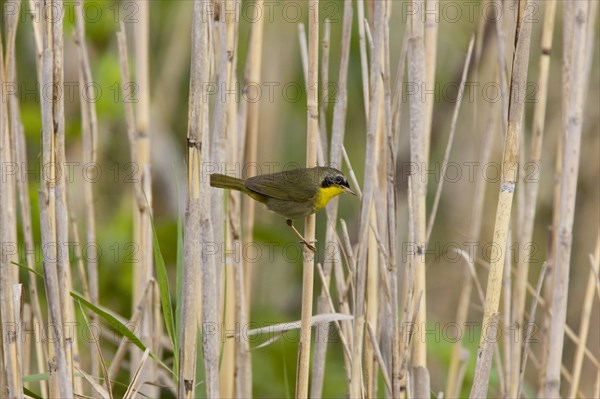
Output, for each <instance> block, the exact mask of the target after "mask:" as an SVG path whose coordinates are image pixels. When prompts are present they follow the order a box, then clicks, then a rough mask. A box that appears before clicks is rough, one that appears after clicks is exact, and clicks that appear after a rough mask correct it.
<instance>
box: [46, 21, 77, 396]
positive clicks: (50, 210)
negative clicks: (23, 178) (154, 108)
mask: <svg viewBox="0 0 600 399" xmlns="http://www.w3.org/2000/svg"><path fill="white" fill-rule="evenodd" d="M42 21H43V22H44V25H43V26H42V27H41V31H42V53H41V61H40V65H41V67H40V72H39V77H40V86H41V87H52V84H53V74H52V66H53V65H52V63H53V61H52V50H51V48H52V31H51V28H52V26H51V24H50V21H49V20H48V19H47V18H44V19H42ZM41 98H42V101H41V104H40V108H41V115H42V165H49V166H48V169H49V170H48V171H47V173H42V176H41V187H40V191H41V192H42V193H43V194H42V193H39V197H40V199H43V202H44V204H43V205H44V207H42V206H41V205H40V219H41V218H42V209H43V210H44V212H45V214H44V215H45V216H46V218H47V220H46V221H45V223H46V227H45V230H43V229H42V227H41V222H40V230H41V236H42V243H43V242H44V239H45V240H46V242H47V243H50V244H51V245H54V246H55V248H53V249H51V250H50V251H49V252H48V254H46V257H48V256H49V257H50V258H49V259H48V260H56V257H55V255H56V228H55V226H56V221H55V217H56V214H55V212H54V203H55V190H54V182H55V181H56V163H55V158H54V156H55V152H54V146H55V144H54V122H53V120H52V98H49V97H48V95H47V93H46V94H42V97H41ZM40 202H42V201H40ZM46 263H47V262H46V259H44V262H43V267H44V286H46V298H47V302H48V312H49V317H48V319H49V321H50V322H54V323H57V324H55V325H59V323H61V322H62V313H61V305H60V298H59V297H58V295H59V293H58V277H57V275H56V264H55V262H53V263H52V264H49V265H46ZM48 287H51V290H52V291H51V292H48ZM54 295H57V296H54ZM54 333H56V331H53V334H54ZM53 336H54V335H53ZM54 337H55V338H57V337H56V336H54ZM48 369H49V372H50V376H49V394H50V396H54V397H56V396H58V395H62V393H63V392H62V391H60V390H59V382H58V379H59V378H60V379H61V380H62V377H64V376H68V377H69V380H70V373H69V369H68V365H67V359H66V357H65V351H64V346H63V345H62V343H61V341H60V340H55V341H52V342H49V345H48ZM70 387H71V384H69V390H71V389H70ZM65 390H67V388H64V389H63V391H65ZM67 392H68V391H67Z"/></svg>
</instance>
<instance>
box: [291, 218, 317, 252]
mask: <svg viewBox="0 0 600 399" xmlns="http://www.w3.org/2000/svg"><path fill="white" fill-rule="evenodd" d="M286 222H287V225H288V226H290V228H291V229H292V231H293V232H294V233H296V235H297V236H298V237H299V238H300V242H301V243H302V244H304V245H306V248H308V249H310V250H311V251H312V252H313V253H316V252H317V248H316V247H315V246H314V245H313V244H311V243H310V242H308V241H306V239H305V238H304V237H303V236H302V234H300V232H299V231H298V230H297V229H296V228H295V227H294V222H293V221H292V219H288V220H287V221H286ZM314 243H316V241H314Z"/></svg>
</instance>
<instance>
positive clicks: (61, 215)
mask: <svg viewBox="0 0 600 399" xmlns="http://www.w3.org/2000/svg"><path fill="white" fill-rule="evenodd" d="M53 6H54V7H53V18H52V53H53V75H54V77H53V89H54V90H55V92H54V93H53V106H52V109H53V110H52V113H53V124H54V140H55V146H54V151H55V162H56V165H57V167H58V171H57V173H58V175H57V179H56V185H55V192H56V197H55V198H56V203H55V210H54V211H55V212H56V217H55V221H56V224H55V229H56V233H55V234H56V240H57V243H58V245H59V246H60V247H59V248H64V245H65V243H68V242H69V211H68V205H67V194H66V191H67V186H66V182H67V177H66V173H64V172H63V171H61V168H63V165H66V164H67V158H66V155H65V104H64V95H63V93H64V66H63V64H64V55H63V18H64V13H63V12H62V10H63V9H64V8H63V7H64V6H63V2H62V0H59V1H55V2H54V3H53ZM54 13H58V15H56V14H54ZM57 255H58V259H57V267H58V269H57V273H58V282H59V289H60V295H61V299H60V301H61V307H62V317H63V323H76V318H75V309H74V305H73V300H72V299H71V296H70V295H69V293H70V291H71V287H72V284H71V267H70V262H69V256H68V253H67V251H64V250H61V249H59V250H57ZM65 331H66V330H65ZM63 339H64V341H65V343H64V344H65V351H66V356H67V361H68V364H69V372H70V373H71V381H72V382H74V383H75V385H74V388H75V390H76V391H77V392H81V379H79V378H77V379H73V377H74V371H73V365H74V364H75V365H79V351H78V345H77V335H76V334H73V335H72V336H67V335H65V336H64V337H63Z"/></svg>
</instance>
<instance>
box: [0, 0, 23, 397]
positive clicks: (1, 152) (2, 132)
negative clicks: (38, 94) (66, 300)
mask: <svg viewBox="0 0 600 399" xmlns="http://www.w3.org/2000/svg"><path fill="white" fill-rule="evenodd" d="M4 6H5V7H13V8H14V10H15V12H13V13H12V14H11V15H8V14H9V13H7V15H6V16H5V17H4V21H5V23H6V34H7V37H6V61H5V60H4V57H3V55H0V68H2V69H3V70H2V72H0V85H1V86H2V87H5V84H8V85H11V84H12V85H16V84H17V79H16V77H17V72H16V59H15V39H16V34H17V22H18V17H19V2H7V3H6V4H5V5H4ZM1 42H2V37H1V34H0V52H3V48H2V47H3V46H2V45H1ZM1 100H2V104H0V113H2V114H3V115H2V117H1V118H2V120H1V121H0V164H1V165H4V166H7V165H13V164H16V162H17V160H18V158H19V156H18V155H17V144H16V141H17V140H18V139H19V135H22V134H23V133H22V126H21V121H20V119H21V118H20V112H19V105H18V98H17V94H16V93H10V94H9V93H7V92H6V90H4V93H2V96H1ZM17 180H20V179H18V178H17V175H16V174H11V173H3V177H2V183H1V185H0V197H1V200H0V203H2V207H1V208H2V209H1V210H0V245H2V250H1V252H2V259H1V260H0V264H1V266H0V290H1V291H2V292H0V309H1V311H2V321H3V323H2V329H1V334H0V335H1V337H2V347H1V349H2V352H3V354H4V358H3V362H2V363H0V364H1V365H2V384H0V386H2V387H3V388H6V391H3V392H5V393H6V394H7V395H8V396H9V397H15V398H16V397H20V396H22V395H23V382H22V380H21V377H22V365H21V359H22V351H21V337H19V331H20V328H15V326H20V323H18V322H19V319H20V316H19V312H20V306H19V304H20V302H14V295H13V289H14V287H16V286H17V284H18V282H19V276H18V269H17V268H16V267H14V265H12V262H17V261H19V257H18V251H17V248H18V245H17V197H16V191H17ZM5 251H6V252H5ZM5 373H6V374H5ZM4 378H6V379H4ZM4 384H6V385H4Z"/></svg>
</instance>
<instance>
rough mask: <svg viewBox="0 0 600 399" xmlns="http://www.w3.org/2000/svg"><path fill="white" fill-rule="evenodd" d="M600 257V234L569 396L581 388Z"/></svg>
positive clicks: (584, 308) (580, 325)
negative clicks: (580, 383) (580, 382)
mask: <svg viewBox="0 0 600 399" xmlns="http://www.w3.org/2000/svg"><path fill="white" fill-rule="evenodd" d="M598 259H600V234H599V235H598V237H597V239H596V249H595V250H594V262H592V263H591V267H590V277H589V279H588V282H587V287H586V289H585V295H584V299H583V305H582V308H581V316H580V321H579V335H578V337H579V342H578V343H577V349H576V350H575V357H574V358H573V367H572V368H571V370H573V379H572V380H571V385H570V387H569V395H568V397H569V398H574V397H575V395H577V389H578V388H579V381H580V379H581V370H582V366H583V355H584V353H585V349H586V344H587V337H588V332H589V328H590V318H591V314H592V306H593V305H594V291H595V290H596V284H597V281H598V277H597V276H598Z"/></svg>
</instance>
